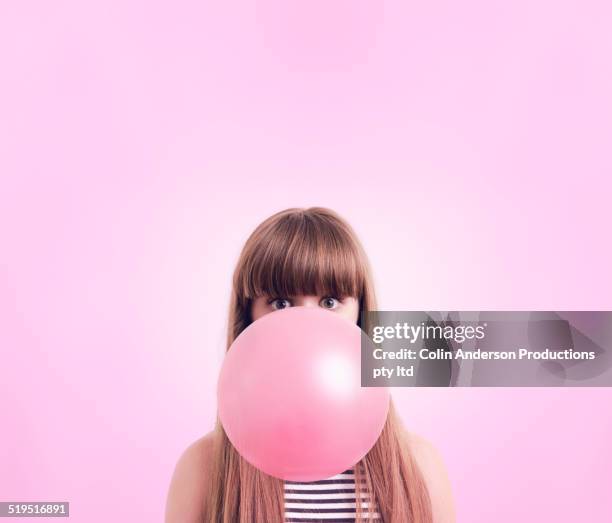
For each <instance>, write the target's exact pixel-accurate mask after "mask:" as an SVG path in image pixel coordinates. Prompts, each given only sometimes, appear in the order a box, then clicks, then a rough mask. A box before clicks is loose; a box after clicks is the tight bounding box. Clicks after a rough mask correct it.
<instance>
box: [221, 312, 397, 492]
mask: <svg viewBox="0 0 612 523" xmlns="http://www.w3.org/2000/svg"><path fill="white" fill-rule="evenodd" d="M360 368H361V329H360V328H359V327H357V326H356V325H355V324H353V323H351V322H349V321H348V320H346V319H344V318H341V317H339V316H338V315H336V314H334V313H332V312H330V311H325V310H323V309H319V308H309V307H291V308H288V309H283V310H279V311H275V312H272V313H269V314H266V315H265V316H262V317H261V318H260V319H258V320H257V321H255V322H254V323H252V324H251V325H249V326H248V327H247V328H246V329H245V330H244V331H243V332H242V333H241V334H240V336H238V338H236V340H235V341H234V343H233V344H232V346H231V347H230V349H229V351H228V353H227V355H226V357H225V360H224V362H223V366H222V368H221V373H220V376H219V382H218V388H217V396H218V407H219V417H220V420H221V423H222V425H223V428H224V429H225V432H226V434H227V436H228V438H229V439H230V441H231V442H232V444H233V445H234V447H235V448H236V450H237V451H238V452H239V453H240V455H241V456H242V457H243V458H244V459H246V460H247V461H248V462H249V463H251V464H252V465H253V466H255V467H257V468H258V469H260V470H261V471H263V472H265V473H267V474H269V475H271V476H275V477H277V478H281V479H285V480H292V481H317V480H320V479H324V478H328V477H331V476H333V475H335V474H339V473H340V472H343V471H345V470H347V469H348V468H351V467H352V466H353V465H354V464H356V463H357V462H358V461H359V460H360V459H361V458H363V457H364V456H365V455H366V454H367V453H368V451H369V450H370V449H371V448H372V446H373V445H374V444H375V443H376V440H377V439H378V437H379V436H380V433H381V432H382V429H383V426H384V424H385V421H386V418H387V412H388V409H389V392H388V390H387V389H386V388H385V387H370V388H366V387H361V376H360Z"/></svg>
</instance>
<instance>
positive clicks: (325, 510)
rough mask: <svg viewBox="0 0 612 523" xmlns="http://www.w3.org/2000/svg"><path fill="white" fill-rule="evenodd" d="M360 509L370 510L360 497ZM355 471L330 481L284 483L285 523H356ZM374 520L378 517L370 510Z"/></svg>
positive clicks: (367, 497) (364, 498)
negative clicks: (361, 501)
mask: <svg viewBox="0 0 612 523" xmlns="http://www.w3.org/2000/svg"><path fill="white" fill-rule="evenodd" d="M361 499H362V500H363V503H362V507H364V508H367V509H368V510H370V509H371V506H370V502H369V501H370V500H369V496H368V495H367V494H366V493H362V494H361ZM355 515H356V494H355V472H354V470H353V469H349V470H346V471H344V472H342V473H341V474H337V475H335V476H332V477H331V478H327V479H322V480H319V481H312V482H308V483H301V482H298V481H285V522H286V523H302V522H303V523H358V521H363V519H362V518H359V520H356V519H355V517H356V516H355ZM374 516H375V520H377V521H380V515H379V513H378V511H377V509H376V507H374Z"/></svg>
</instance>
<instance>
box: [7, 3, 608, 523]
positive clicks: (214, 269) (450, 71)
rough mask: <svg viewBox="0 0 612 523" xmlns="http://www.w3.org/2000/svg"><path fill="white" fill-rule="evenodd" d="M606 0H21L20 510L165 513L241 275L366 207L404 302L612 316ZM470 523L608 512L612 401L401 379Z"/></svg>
mask: <svg viewBox="0 0 612 523" xmlns="http://www.w3.org/2000/svg"><path fill="white" fill-rule="evenodd" d="M610 16H612V10H611V9H610V6H609V2H604V1H594V0H590V1H578V0H573V1H558V0H555V1H537V2H533V1H527V0H520V1H516V2H504V3H502V2H488V1H484V0H466V1H462V2H454V1H437V0H434V1H431V2H421V3H417V2H384V3H383V2H377V1H358V0H352V1H344V0H342V1H341V0H326V1H323V0H309V1H289V2H287V1H284V2H279V1H276V2H273V1H260V2H252V1H251V2H241V3H236V2H223V3H222V2H215V3H212V2H206V3H204V2H191V1H175V2H144V1H140V2H137V1H127V2H126V1H124V2H118V1H115V2H109V1H95V2H78V1H65V0H58V1H56V2H30V1H25V0H24V1H20V2H4V3H3V4H2V6H1V7H0V65H1V71H2V81H1V82H0V95H1V96H0V177H1V179H0V180H1V185H0V241H1V246H0V249H1V251H0V318H1V319H2V327H1V329H0V350H1V351H2V367H1V369H0V412H2V416H3V417H2V429H1V431H0V438H1V445H0V500H5V501H13V500H15V501H17V500H18V501H33V500H45V501H46V500H67V501H70V503H71V513H72V516H71V520H72V521H79V522H81V521H83V522H93V523H96V522H108V521H126V522H132V521H160V520H161V519H162V517H163V511H164V505H165V497H166V492H167V487H168V483H169V480H170V476H171V473H172V470H173V467H174V464H175V462H176V460H177V458H178V456H179V454H180V453H181V452H182V450H183V449H184V448H185V447H186V446H187V445H188V444H189V443H190V442H192V441H193V440H195V439H196V438H198V437H199V436H201V435H202V434H204V433H205V432H207V431H208V430H210V428H211V427H212V423H213V419H214V416H215V384H216V376H217V372H218V369H219V365H220V362H221V358H222V353H223V340H224V335H225V330H224V329H225V321H226V309H227V301H228V294H229V286H230V274H231V270H232V268H233V265H234V263H235V261H236V258H237V255H238V252H239V250H240V248H241V246H242V244H243V242H244V240H245V239H246V237H247V235H248V234H249V233H250V232H251V230H252V229H253V228H254V227H255V226H256V225H257V224H258V223H259V222H260V221H261V220H262V219H264V218H265V217H267V216H268V215H270V214H272V213H273V212H275V211H277V210H280V209H282V208H286V207H290V206H308V205H324V206H329V207H331V208H333V209H335V210H337V211H338V212H339V213H341V214H342V215H344V216H345V217H346V218H347V219H348V220H349V221H350V222H351V223H352V224H353V226H354V227H355V229H356V230H357V232H358V233H359V235H360V236H361V238H362V241H363V243H364V244H365V246H366V249H367V251H368V253H369V255H370V258H371V261H372V264H373V267H374V273H375V278H376V283H377V289H378V292H379V298H380V300H379V301H380V306H381V308H384V309H416V310H421V309H424V310H428V309H431V310H437V309H441V310H461V309H472V310H481V309H502V310H503V309H523V310H529V309H543V310H572V309H573V310H580V309H610V308H611V307H612V296H611V292H610V291H611V289H612V276H611V271H610V267H612V249H611V247H610V221H611V220H610V198H611V196H612V186H611V182H610V175H611V174H612V173H611V170H612V169H611V168H612V158H611V154H610V143H611V140H612V97H611V96H610V93H611V92H612V62H611V60H610V56H612V32H610V31H609V21H610ZM395 397H396V402H397V404H398V406H399V409H400V412H401V414H402V417H403V418H404V421H405V423H406V425H407V426H408V427H409V428H410V429H411V430H413V431H415V432H417V433H420V434H421V435H423V436H425V437H427V438H428V439H430V440H431V441H432V442H433V443H434V444H435V445H436V446H437V448H438V449H439V450H440V452H441V453H442V455H443V457H444V459H445V461H446V464H447V466H448V470H449V474H450V477H451V481H452V483H453V488H454V494H455V499H456V505H457V513H458V521H460V522H467V523H489V522H491V521H495V522H496V523H511V522H512V523H514V522H517V521H534V522H535V521H538V522H540V521H551V522H552V521H554V522H555V523H559V522H574V521H589V522H606V521H611V520H612V498H611V497H610V491H611V483H612V480H611V475H612V472H611V470H612V451H611V450H610V438H611V436H612V421H611V415H610V410H611V409H610V405H611V400H612V389H537V390H532V389H499V390H498V389H464V390H452V389H445V390H425V389H420V390H400V389H397V390H395Z"/></svg>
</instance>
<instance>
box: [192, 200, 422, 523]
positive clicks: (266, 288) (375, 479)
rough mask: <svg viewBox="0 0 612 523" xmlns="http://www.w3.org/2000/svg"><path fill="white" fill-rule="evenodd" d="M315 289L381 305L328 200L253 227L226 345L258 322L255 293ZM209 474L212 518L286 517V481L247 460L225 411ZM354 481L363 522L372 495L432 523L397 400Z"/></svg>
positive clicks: (392, 516)
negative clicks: (227, 423) (225, 424)
mask: <svg viewBox="0 0 612 523" xmlns="http://www.w3.org/2000/svg"><path fill="white" fill-rule="evenodd" d="M313 294H314V295H331V296H335V297H344V296H353V297H357V298H358V299H359V306H360V312H361V311H368V310H376V299H375V295H374V289H373V285H372V278H371V275H370V269H369V265H368V261H367V258H366V256H365V253H364V251H363V248H362V247H361V245H360V243H359V241H358V240H357V238H356V236H355V234H354V232H353V230H352V229H351V227H350V226H349V225H348V224H347V223H346V222H345V221H344V220H343V219H342V218H340V217H339V216H338V215H337V214H336V213H335V212H333V211H331V210H329V209H325V208H322V207H311V208H308V209H287V210H284V211H281V212H278V213H276V214H274V215H273V216H271V217H270V218H268V219H267V220H265V221H264V222H263V223H262V224H261V225H259V227H257V229H256V230H255V231H254V232H253V233H252V234H251V236H250V237H249V238H248V240H247V242H246V244H245V246H244V248H243V250H242V253H241V255H240V258H239V260H238V264H237V266H236V270H235V272H234V277H233V286H232V294H231V303H230V312H229V326H228V336H227V349H229V347H230V345H231V344H232V342H233V341H234V340H235V339H236V337H237V336H238V335H239V334H240V333H241V332H242V331H243V330H244V329H245V328H246V327H247V326H248V325H249V324H250V323H251V321H252V319H251V312H250V311H251V303H252V301H253V299H254V298H256V297H258V296H261V295H269V296H278V297H289V296H295V295H313ZM360 316H361V315H360ZM210 473H211V476H210V479H211V482H210V488H209V489H208V491H207V498H206V500H205V503H204V509H205V513H204V521H205V522H206V523H209V522H211V523H212V522H214V523H282V522H283V521H284V487H283V481H282V480H280V479H277V478H274V477H271V476H269V475H267V474H265V473H263V472H261V471H259V470H258V469H256V468H255V467H253V466H252V465H250V464H249V463H248V462H247V461H246V460H244V459H243V458H242V457H241V456H240V455H239V454H238V452H237V451H236V449H235V448H234V446H233V445H232V444H231V442H230V441H229V439H228V437H227V435H226V434H225V431H224V430H223V427H222V425H221V423H220V422H219V419H218V418H217V423H216V427H215V433H214V444H213V457H212V467H211V471H210ZM355 488H356V494H357V495H356V504H357V519H358V521H368V520H369V518H370V517H371V513H372V512H373V511H371V510H368V508H367V506H366V507H364V506H363V505H362V503H363V500H362V497H361V495H362V494H365V496H369V498H370V502H371V503H372V504H373V506H377V507H378V512H379V514H380V515H381V517H382V518H383V521H384V522H385V523H431V522H432V511H431V502H430V499H429V494H428V492H427V488H426V486H425V482H424V480H423V476H422V474H421V472H420V470H419V468H418V466H417V463H416V461H415V459H414V457H413V455H412V453H411V449H410V445H409V443H408V440H407V438H406V436H405V432H404V430H403V428H402V426H401V422H400V420H399V418H398V416H397V415H396V412H395V409H394V407H393V403H391V405H390V409H389V414H388V417H387V421H386V423H385V426H384V428H383V431H382V434H381V435H380V437H379V438H378V440H377V442H376V444H375V445H374V447H373V448H372V449H371V450H370V451H369V452H368V454H367V455H366V456H365V457H364V458H363V459H362V460H361V461H360V462H359V463H358V464H356V465H355ZM374 503H375V505H374ZM359 516H361V517H362V519H359Z"/></svg>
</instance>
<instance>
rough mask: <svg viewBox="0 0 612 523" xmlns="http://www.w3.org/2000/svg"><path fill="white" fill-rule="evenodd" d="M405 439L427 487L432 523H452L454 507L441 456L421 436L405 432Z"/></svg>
mask: <svg viewBox="0 0 612 523" xmlns="http://www.w3.org/2000/svg"><path fill="white" fill-rule="evenodd" d="M405 438H406V442H407V444H408V448H409V449H410V452H411V453H412V455H413V456H414V459H415V460H416V462H417V465H418V466H419V469H420V470H421V473H422V474H423V478H424V480H425V484H426V485H427V489H428V491H429V495H430V497H431V504H432V509H433V521H434V523H454V522H455V507H454V501H453V496H452V490H451V484H450V480H449V477H448V472H447V471H446V466H445V465H444V461H443V460H442V456H441V455H440V453H439V452H438V450H437V449H436V448H435V447H434V446H433V445H432V444H431V443H430V442H429V441H428V440H426V439H425V438H423V437H422V436H419V435H417V434H414V433H412V432H407V431H406V432H405Z"/></svg>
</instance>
